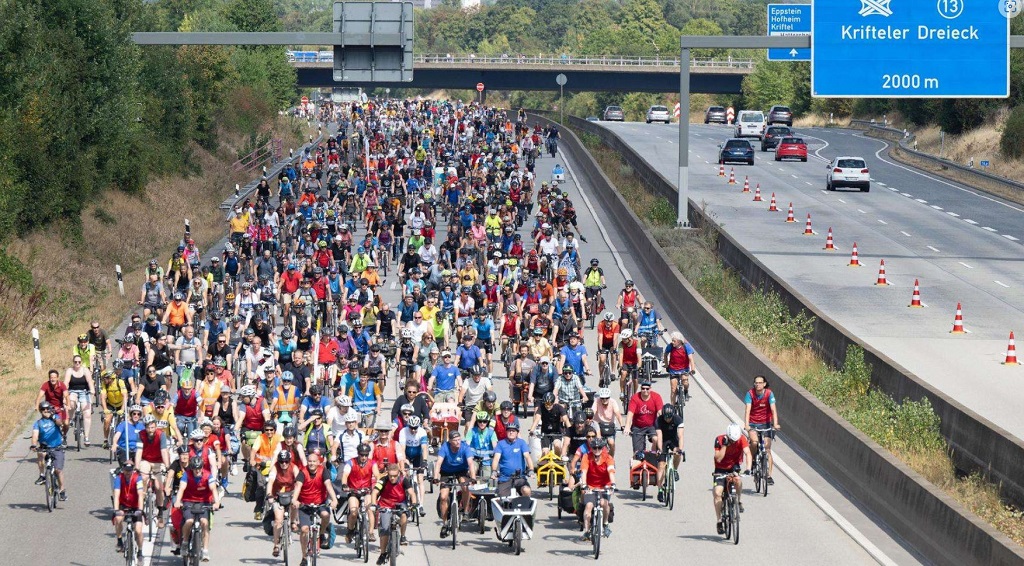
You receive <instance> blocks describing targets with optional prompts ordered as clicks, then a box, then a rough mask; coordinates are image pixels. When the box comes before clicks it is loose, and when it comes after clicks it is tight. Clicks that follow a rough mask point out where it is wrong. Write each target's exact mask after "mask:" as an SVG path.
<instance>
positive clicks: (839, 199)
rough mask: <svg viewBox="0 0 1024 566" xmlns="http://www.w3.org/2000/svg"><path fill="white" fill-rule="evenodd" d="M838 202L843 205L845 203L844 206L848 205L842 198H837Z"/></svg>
mask: <svg viewBox="0 0 1024 566" xmlns="http://www.w3.org/2000/svg"><path fill="white" fill-rule="evenodd" d="M836 200H837V201H839V202H841V203H843V204H846V201H845V200H843V199H841V198H837V199H836Z"/></svg>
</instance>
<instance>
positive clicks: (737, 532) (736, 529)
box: [729, 499, 740, 544]
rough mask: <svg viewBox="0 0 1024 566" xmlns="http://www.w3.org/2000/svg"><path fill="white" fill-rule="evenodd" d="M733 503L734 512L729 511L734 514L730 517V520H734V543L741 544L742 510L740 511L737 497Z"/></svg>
mask: <svg viewBox="0 0 1024 566" xmlns="http://www.w3.org/2000/svg"><path fill="white" fill-rule="evenodd" d="M731 505H732V512H731V513H729V514H730V515H732V516H731V517H730V520H731V521H732V543H733V544H739V543H740V511H739V508H738V504H737V502H736V500H735V499H733V500H732V503H731Z"/></svg>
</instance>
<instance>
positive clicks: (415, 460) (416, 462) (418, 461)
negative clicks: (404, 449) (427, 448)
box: [405, 450, 423, 468]
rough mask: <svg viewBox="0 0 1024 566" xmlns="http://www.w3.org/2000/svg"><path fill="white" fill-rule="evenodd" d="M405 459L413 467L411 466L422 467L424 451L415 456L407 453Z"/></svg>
mask: <svg viewBox="0 0 1024 566" xmlns="http://www.w3.org/2000/svg"><path fill="white" fill-rule="evenodd" d="M405 459H406V461H407V462H409V467H411V468H422V467H423V451H422V450H421V451H420V453H419V454H417V455H415V456H410V455H408V454H406V455H405Z"/></svg>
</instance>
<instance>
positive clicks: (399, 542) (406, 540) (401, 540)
mask: <svg viewBox="0 0 1024 566" xmlns="http://www.w3.org/2000/svg"><path fill="white" fill-rule="evenodd" d="M398 544H400V545H402V546H409V539H407V538H405V537H402V538H401V539H400V540H399V541H398Z"/></svg>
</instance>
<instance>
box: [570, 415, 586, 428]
mask: <svg viewBox="0 0 1024 566" xmlns="http://www.w3.org/2000/svg"><path fill="white" fill-rule="evenodd" d="M572 424H573V425H574V426H583V425H585V424H587V419H586V418H585V417H584V416H583V414H582V413H576V414H575V415H573V416H572Z"/></svg>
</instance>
